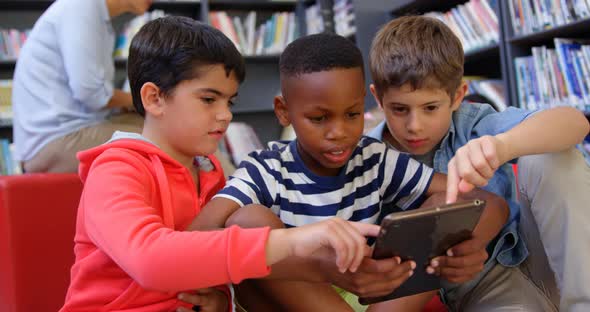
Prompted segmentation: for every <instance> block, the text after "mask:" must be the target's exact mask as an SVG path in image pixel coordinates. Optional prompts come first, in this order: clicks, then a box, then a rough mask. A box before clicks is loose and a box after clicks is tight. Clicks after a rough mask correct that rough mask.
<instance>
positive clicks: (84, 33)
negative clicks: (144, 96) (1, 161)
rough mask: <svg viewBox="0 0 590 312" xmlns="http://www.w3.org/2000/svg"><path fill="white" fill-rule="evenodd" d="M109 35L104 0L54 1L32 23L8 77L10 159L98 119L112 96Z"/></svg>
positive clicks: (29, 154)
mask: <svg viewBox="0 0 590 312" xmlns="http://www.w3.org/2000/svg"><path fill="white" fill-rule="evenodd" d="M114 45H115V34H114V30H113V28H112V25H111V20H110V16H109V13H108V10H107V6H106V0H58V1H56V2H55V3H54V4H52V5H51V6H50V7H49V8H48V9H47V11H45V13H43V15H42V16H41V17H40V18H39V19H38V20H37V22H36V23H35V26H34V27H33V29H32V31H31V34H30V36H29V37H28V38H27V41H26V43H25V44H24V46H23V48H22V50H21V52H20V55H19V58H18V61H17V64H16V69H15V73H14V82H13V94H12V101H13V110H14V128H13V129H14V141H15V145H16V146H15V148H16V150H15V152H16V157H17V158H18V159H20V160H29V159H31V158H32V157H33V156H35V154H37V152H38V151H39V150H40V149H41V148H43V146H45V145H46V144H47V143H49V142H51V141H53V140H55V139H57V138H60V137H63V136H65V135H67V134H69V133H72V132H75V131H77V130H79V129H81V128H84V127H88V126H91V125H94V124H97V123H99V122H101V121H103V120H104V119H105V118H106V116H107V115H108V114H109V112H110V110H107V109H105V106H106V104H107V103H108V102H109V100H110V98H111V97H112V95H113V79H114V74H115V67H114V62H113V49H114Z"/></svg>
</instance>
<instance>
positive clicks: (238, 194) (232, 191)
mask: <svg viewBox="0 0 590 312" xmlns="http://www.w3.org/2000/svg"><path fill="white" fill-rule="evenodd" d="M219 194H226V195H229V196H233V197H234V198H237V199H238V200H239V201H241V202H242V204H244V205H249V204H251V203H252V199H251V198H250V197H249V196H247V195H246V194H244V193H243V192H242V191H241V190H239V189H238V188H237V187H235V186H227V187H225V188H223V190H221V192H219Z"/></svg>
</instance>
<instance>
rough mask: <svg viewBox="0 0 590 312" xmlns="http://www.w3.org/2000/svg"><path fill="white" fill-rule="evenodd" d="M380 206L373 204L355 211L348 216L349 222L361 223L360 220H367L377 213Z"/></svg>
mask: <svg viewBox="0 0 590 312" xmlns="http://www.w3.org/2000/svg"><path fill="white" fill-rule="evenodd" d="M380 205H381V204H380V203H375V204H373V205H371V206H369V207H367V208H365V209H359V210H356V211H355V212H353V213H352V216H350V219H349V220H350V221H361V220H365V219H368V218H370V217H372V216H374V215H375V214H377V213H379V206H380Z"/></svg>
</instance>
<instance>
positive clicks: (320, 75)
mask: <svg viewBox="0 0 590 312" xmlns="http://www.w3.org/2000/svg"><path fill="white" fill-rule="evenodd" d="M282 85H283V96H277V97H276V98H275V113H276V114H277V117H278V118H279V121H280V122H281V124H282V125H283V126H288V125H289V124H292V125H293V129H294V130H295V133H296V135H297V142H298V151H299V153H300V155H301V158H302V160H303V161H304V163H305V165H306V166H307V167H308V168H309V169H310V170H311V171H312V172H314V173H315V174H317V175H321V176H329V175H337V174H338V172H339V171H340V169H341V168H342V166H344V165H345V164H346V162H347V161H348V159H349V158H350V156H351V154H352V152H353V150H354V149H355V148H356V146H357V144H358V142H359V140H360V137H361V136H362V133H363V113H364V96H365V93H366V92H365V87H364V78H363V73H362V71H361V69H360V68H351V69H333V70H329V71H322V72H315V73H310V74H304V75H301V76H299V77H288V78H285V79H284V80H283V82H282Z"/></svg>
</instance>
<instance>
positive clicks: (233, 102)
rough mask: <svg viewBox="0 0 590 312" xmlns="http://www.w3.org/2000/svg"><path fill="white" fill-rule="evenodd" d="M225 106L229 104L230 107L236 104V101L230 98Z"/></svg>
mask: <svg viewBox="0 0 590 312" xmlns="http://www.w3.org/2000/svg"><path fill="white" fill-rule="evenodd" d="M227 106H229V107H230V108H231V107H234V106H236V102H235V101H234V100H230V101H229V102H227Z"/></svg>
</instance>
